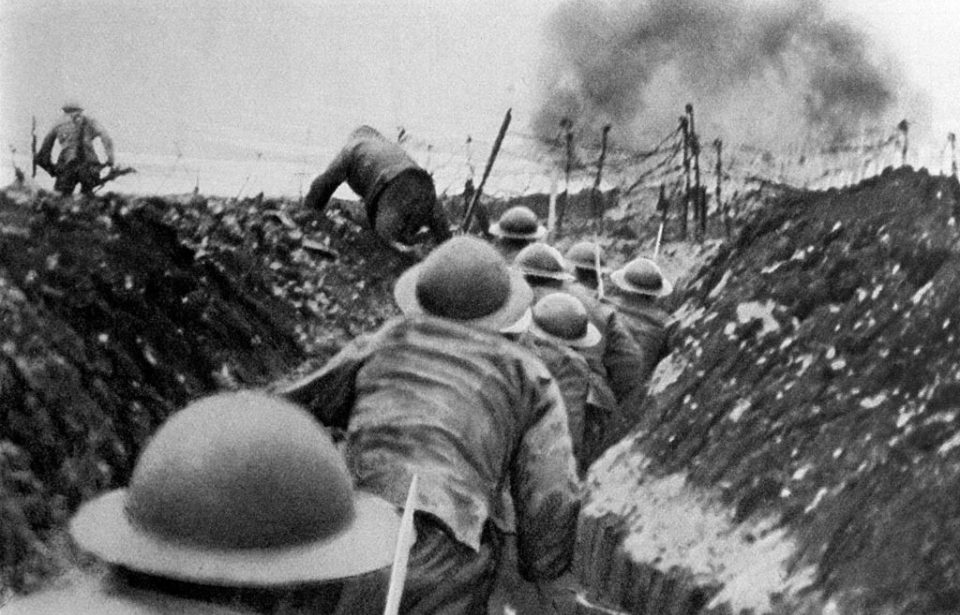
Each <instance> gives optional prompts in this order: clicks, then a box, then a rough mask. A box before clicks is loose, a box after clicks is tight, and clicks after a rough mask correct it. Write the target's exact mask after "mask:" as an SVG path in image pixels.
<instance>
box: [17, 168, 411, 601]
mask: <svg viewBox="0 0 960 615" xmlns="http://www.w3.org/2000/svg"><path fill="white" fill-rule="evenodd" d="M349 216H350V211H349V208H342V209H331V210H330V211H328V212H326V213H325V214H316V213H311V212H305V211H303V210H301V209H300V208H298V207H297V206H296V203H291V202H284V201H270V200H264V199H263V198H256V199H246V200H242V201H236V200H235V199H215V198H205V197H202V196H200V195H185V196H182V197H167V198H132V197H124V196H118V195H107V196H104V197H99V196H98V197H96V198H80V197H77V198H63V197H60V196H56V195H52V194H49V193H45V192H44V193H39V194H38V193H37V192H36V190H30V189H29V186H19V187H17V186H12V187H10V188H7V189H5V190H3V191H2V192H0V314H2V323H3V330H2V331H3V332H2V340H0V343H2V347H0V425H2V430H0V502H2V505H0V534H2V535H0V538H2V543H3V555H2V562H0V564H2V566H0V573H2V578H0V586H2V587H3V588H4V591H5V592H8V591H11V590H13V591H29V590H31V589H33V588H35V587H38V586H40V585H43V584H44V583H45V582H46V580H48V579H49V578H50V577H53V576H55V575H57V574H58V573H60V572H62V571H63V570H65V569H70V568H72V567H73V566H74V565H75V564H76V562H77V561H78V560H77V558H76V557H75V556H76V554H75V553H73V552H72V550H71V549H70V546H69V541H67V540H65V539H64V536H63V532H62V529H63V527H64V526H65V522H66V521H67V519H68V518H69V516H70V515H71V514H72V512H73V511H74V510H75V509H76V507H77V506H78V505H79V504H80V503H81V502H82V501H84V500H86V499H88V498H90V497H92V496H94V495H95V494H97V493H99V492H101V491H103V490H106V489H109V488H115V487H119V486H123V485H124V484H126V482H127V480H128V478H129V476H130V472H131V470H132V468H133V464H134V463H135V461H136V458H137V455H138V453H139V451H140V449H141V447H142V446H143V444H144V443H145V441H146V440H147V438H148V437H149V435H150V434H151V433H152V432H153V431H154V430H155V429H156V427H157V426H158V425H159V424H160V423H161V422H162V421H163V420H164V419H165V418H166V417H167V416H169V414H170V413H172V412H174V411H175V410H177V409H179V408H180V407H182V406H183V405H184V404H185V403H186V402H187V401H189V400H190V399H192V398H195V397H197V396H200V395H203V394H206V393H210V392H213V391H216V390H220V389H224V388H234V387H242V386H258V385H262V384H265V383H268V382H271V381H273V380H275V379H277V378H278V377H281V376H282V375H285V374H289V373H291V372H293V371H294V370H297V369H298V368H300V366H306V367H309V365H310V362H311V361H314V362H319V361H322V360H323V359H325V358H326V357H329V356H330V355H331V354H332V353H334V352H335V351H336V350H338V349H339V348H340V347H341V346H342V345H343V343H345V341H346V340H348V339H350V338H352V337H353V336H355V335H357V334H359V333H361V332H363V331H364V330H368V329H371V328H373V327H375V326H376V325H377V324H379V323H380V322H382V321H383V320H384V319H385V318H387V317H389V316H391V315H393V314H395V313H396V311H395V310H396V308H395V307H394V304H393V302H392V295H391V289H392V284H393V280H394V279H395V277H396V275H397V274H398V273H399V272H400V271H402V269H403V268H405V267H406V266H408V265H409V261H406V260H404V259H402V258H400V257H399V256H397V255H395V254H393V253H390V252H387V251H384V250H382V249H381V248H380V247H379V245H377V244H376V242H375V240H373V239H372V238H371V236H370V234H369V233H366V232H364V231H363V229H362V228H360V226H359V225H358V224H356V223H355V221H353V219H352V218H350V217H349Z"/></svg>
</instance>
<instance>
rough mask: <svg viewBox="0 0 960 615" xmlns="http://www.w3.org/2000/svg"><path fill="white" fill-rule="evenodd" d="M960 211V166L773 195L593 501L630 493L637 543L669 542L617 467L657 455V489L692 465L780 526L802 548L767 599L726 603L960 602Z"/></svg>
mask: <svg viewBox="0 0 960 615" xmlns="http://www.w3.org/2000/svg"><path fill="white" fill-rule="evenodd" d="M958 216H960V185H958V183H957V180H956V179H955V178H945V177H931V176H930V175H929V174H928V173H927V172H926V171H925V170H921V171H914V170H913V169H910V168H901V169H898V170H891V169H888V170H887V171H885V172H884V173H883V174H882V175H881V176H878V177H875V178H872V179H870V180H866V181H864V182H862V183H861V184H859V185H857V186H854V187H851V188H848V189H844V190H834V189H831V190H828V191H825V192H810V193H804V192H791V193H786V194H784V195H783V196H782V198H781V199H780V200H778V201H777V202H775V203H772V204H769V205H767V206H766V207H764V208H762V209H758V210H756V211H755V212H754V214H753V216H752V218H751V219H750V220H749V221H748V222H747V224H746V225H745V226H744V227H743V228H742V230H741V232H740V233H739V234H738V235H737V237H736V239H735V241H733V242H731V243H729V244H727V245H724V246H723V247H721V248H720V249H719V251H718V253H717V254H716V256H715V257H714V258H713V259H712V261H711V262H709V263H708V264H707V265H706V266H705V267H704V268H703V269H702V270H701V272H700V274H699V275H698V276H697V277H696V278H695V280H694V281H693V283H692V284H691V285H690V287H689V290H688V291H687V292H686V293H685V294H684V295H683V303H682V305H681V306H680V308H679V310H678V311H677V312H676V313H675V320H674V323H673V326H672V342H673V349H674V350H673V352H672V354H671V355H670V356H669V357H668V358H667V359H666V360H665V361H664V362H663V363H662V364H661V365H660V368H659V369H658V371H657V373H656V374H655V376H654V382H653V384H652V386H651V396H650V398H648V400H647V402H646V404H645V406H644V408H643V413H644V419H643V423H642V425H641V426H640V428H639V429H638V430H637V431H635V433H634V434H633V435H632V436H631V437H630V439H629V440H628V441H627V442H624V443H622V445H621V446H619V447H618V449H617V451H616V452H613V451H611V452H610V454H609V455H607V456H606V457H605V458H603V459H602V460H601V461H600V462H598V464H597V465H596V466H595V467H594V472H593V485H592V486H591V495H590V499H591V501H593V502H603V501H611V500H616V502H617V504H616V506H615V507H614V508H616V509H617V510H616V511H614V514H615V515H617V516H618V517H619V518H620V519H621V522H622V525H623V529H624V531H625V532H626V534H627V535H628V539H627V540H626V541H627V542H630V543H631V544H642V543H644V541H650V542H652V543H653V544H647V545H646V549H647V551H654V552H656V551H657V546H656V541H657V540H664V539H669V533H664V535H663V536H659V537H658V536H657V535H656V534H655V533H653V532H652V531H651V532H648V531H647V530H649V529H650V528H655V527H656V526H657V524H655V523H650V522H649V519H648V520H646V522H645V521H644V519H637V518H636V517H635V516H631V515H632V513H631V512H630V511H635V510H639V508H638V506H639V503H637V502H632V500H631V498H632V497H636V496H635V495H632V494H624V493H623V492H622V486H620V487H618V483H617V482H616V481H614V480H612V478H611V477H616V476H618V475H620V474H622V472H619V470H618V468H620V466H624V467H634V466H637V465H638V464H640V465H642V466H643V468H644V473H643V474H644V477H643V480H644V481H645V482H646V483H648V484H655V483H656V481H657V480H658V479H659V480H669V481H675V480H676V477H677V476H682V477H684V479H685V482H686V484H688V485H690V487H691V488H695V489H696V490H697V491H698V492H699V493H701V494H706V495H707V496H709V498H710V499H711V501H713V502H715V503H717V504H719V505H722V506H724V507H725V510H726V511H727V512H726V513H725V514H726V516H727V519H728V520H729V522H730V523H731V524H732V526H736V525H737V524H741V525H744V526H746V525H749V524H756V523H760V522H762V523H763V524H764V526H765V527H770V528H775V530H776V532H777V534H778V535H782V538H783V540H784V541H785V542H789V544H790V545H791V554H790V556H789V557H784V558H782V559H781V563H782V565H783V568H782V569H781V570H779V573H778V574H777V575H772V578H773V580H774V582H773V583H772V585H770V586H768V587H767V588H766V590H767V591H766V593H767V597H768V598H770V600H769V601H767V602H766V603H765V604H766V606H765V607H762V608H759V609H758V608H757V607H756V604H755V603H751V604H750V605H744V604H743V603H738V602H737V599H736V596H731V595H730V592H726V593H725V594H724V596H725V599H726V600H727V602H726V603H725V606H724V605H719V604H714V605H713V606H714V607H716V608H718V609H719V611H718V612H730V611H733V612H737V611H738V608H740V607H743V608H746V606H750V607H751V608H754V609H755V610H754V611H753V612H758V613H759V612H767V611H773V612H784V613H790V612H799V611H798V610H797V609H799V608H800V607H799V606H798V605H799V604H801V603H804V604H807V605H809V604H810V602H809V600H810V596H811V595H815V596H817V602H818V603H819V604H821V605H824V604H825V605H827V607H828V608H831V609H834V611H832V612H843V613H861V612H862V613H875V612H890V613H908V612H909V613H943V612H948V611H950V610H951V609H953V608H954V607H955V605H956V604H957V601H958V599H960V558H958V557H957V549H956V545H957V544H958V541H960V528H958V525H957V523H956V519H957V518H958V514H960V500H958V499H957V497H956V494H957V492H958V490H960V420H958V417H960V397H958V395H957V392H958V391H960V368H958V366H960V344H958V343H957V342H958V336H960V315H958V313H957V305H960V249H958V232H957V230H958V229H957V224H958ZM638 460H642V463H641V462H640V461H638ZM638 493H639V492H638ZM602 508H604V510H603V511H601V512H596V513H595V514H596V515H597V516H598V517H599V516H600V515H601V514H605V513H610V512H611V510H613V508H611V506H604V507H602ZM689 512H690V511H684V510H682V507H680V508H679V509H677V510H663V511H660V513H659V514H661V515H663V516H665V517H670V516H677V517H678V518H681V517H682V516H683V515H684V514H686V513H689ZM771 520H772V523H773V524H774V525H772V526H770V525H769V524H770V522H771ZM728 531H729V530H728ZM769 531H773V529H771V530H769ZM709 534H710V531H709V528H704V531H703V532H702V538H703V541H704V542H706V543H709V542H710V541H711V540H716V539H717V538H718V537H717V536H710V535H709ZM664 546H665V547H666V546H667V545H664ZM704 552H705V551H704V550H703V549H691V550H690V557H691V558H693V559H691V560H690V561H688V562H686V564H685V565H686V568H687V569H689V570H695V571H697V572H698V573H702V571H703V570H704V569H712V570H714V571H715V574H714V576H713V578H712V579H702V580H701V581H702V583H703V584H706V585H711V584H714V585H717V586H718V587H722V586H724V585H728V586H729V585H736V584H738V583H739V584H741V585H742V584H744V583H747V584H749V583H751V582H753V581H756V579H753V581H751V579H749V578H748V579H739V580H738V579H735V578H731V577H730V574H729V573H730V571H735V570H736V569H737V568H738V567H740V566H738V562H736V561H727V560H724V555H723V554H722V553H719V552H718V553H713V554H712V555H710V556H709V557H708V559H709V558H713V559H712V560H711V561H708V562H705V561H703V559H704V556H703V553H704ZM675 559H676V558H675ZM694 559H695V560H696V561H693V560H694ZM644 563H646V564H648V565H651V566H653V567H654V568H656V566H657V565H658V564H657V562H653V561H649V562H644ZM671 564H672V565H673V566H680V567H683V566H682V565H680V564H678V563H677V562H676V561H673V562H672V563H671ZM767 576H768V577H770V576H771V575H767ZM801 577H802V578H803V579H804V583H803V588H802V589H803V591H800V589H798V587H797V586H796V584H797V580H798V578H801ZM721 579H722V582H719V583H718V581H719V580H721ZM753 585H756V583H755V582H753ZM804 601H806V602H804ZM771 604H772V605H774V606H770V605H771ZM738 605H739V606H738ZM721 607H722V608H721ZM885 609H888V610H885Z"/></svg>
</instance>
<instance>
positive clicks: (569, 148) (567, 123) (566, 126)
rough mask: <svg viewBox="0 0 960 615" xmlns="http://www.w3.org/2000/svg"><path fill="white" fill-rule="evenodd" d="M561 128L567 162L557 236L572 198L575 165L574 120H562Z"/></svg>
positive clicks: (561, 228)
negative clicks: (572, 169)
mask: <svg viewBox="0 0 960 615" xmlns="http://www.w3.org/2000/svg"><path fill="white" fill-rule="evenodd" d="M560 128H561V129H562V130H563V131H564V140H565V141H566V164H565V165H564V184H563V194H562V195H561V196H562V197H563V198H562V199H560V213H559V214H557V236H558V237H559V236H560V233H562V232H563V215H564V214H565V213H566V212H567V202H568V200H569V199H570V170H571V168H572V166H573V122H572V121H571V120H569V119H567V118H563V119H562V120H560Z"/></svg>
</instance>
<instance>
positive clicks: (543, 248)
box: [513, 243, 574, 302]
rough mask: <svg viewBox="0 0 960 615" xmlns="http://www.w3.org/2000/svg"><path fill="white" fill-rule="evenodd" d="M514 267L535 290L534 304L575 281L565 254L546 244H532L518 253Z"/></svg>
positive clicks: (514, 260)
mask: <svg viewBox="0 0 960 615" xmlns="http://www.w3.org/2000/svg"><path fill="white" fill-rule="evenodd" d="M513 267H514V268H515V269H516V270H517V271H519V272H520V273H522V274H523V277H524V279H525V280H526V281H527V283H528V284H530V288H531V289H532V290H533V299H534V302H536V301H539V300H540V299H543V298H544V297H545V296H547V295H549V294H550V293H555V292H557V291H559V290H561V289H562V288H563V284H564V282H569V281H572V280H573V279H574V277H573V274H572V273H570V271H569V266H568V264H567V261H566V259H564V258H563V254H560V251H559V250H557V249H556V248H554V247H553V246H551V245H548V244H545V243H534V244H530V245H528V246H527V247H525V248H524V249H522V250H520V252H519V253H517V256H516V258H514V259H513Z"/></svg>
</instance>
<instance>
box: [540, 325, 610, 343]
mask: <svg viewBox="0 0 960 615" xmlns="http://www.w3.org/2000/svg"><path fill="white" fill-rule="evenodd" d="M530 333H532V334H533V335H536V336H537V337H539V338H541V339H545V340H548V341H551V342H553V343H555V344H559V345H561V346H570V347H572V348H591V347H593V346H596V345H597V344H599V343H600V338H601V337H602V335H601V334H600V330H599V329H597V327H596V325H594V324H593V323H592V322H588V323H587V330H586V332H585V333H584V334H583V335H581V336H580V337H578V338H575V339H572V340H568V339H566V338H563V337H558V336H556V335H553V334H552V333H547V332H546V331H544V330H543V329H541V328H540V327H539V326H538V325H537V323H536V321H533V322H532V323H531V324H530Z"/></svg>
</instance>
